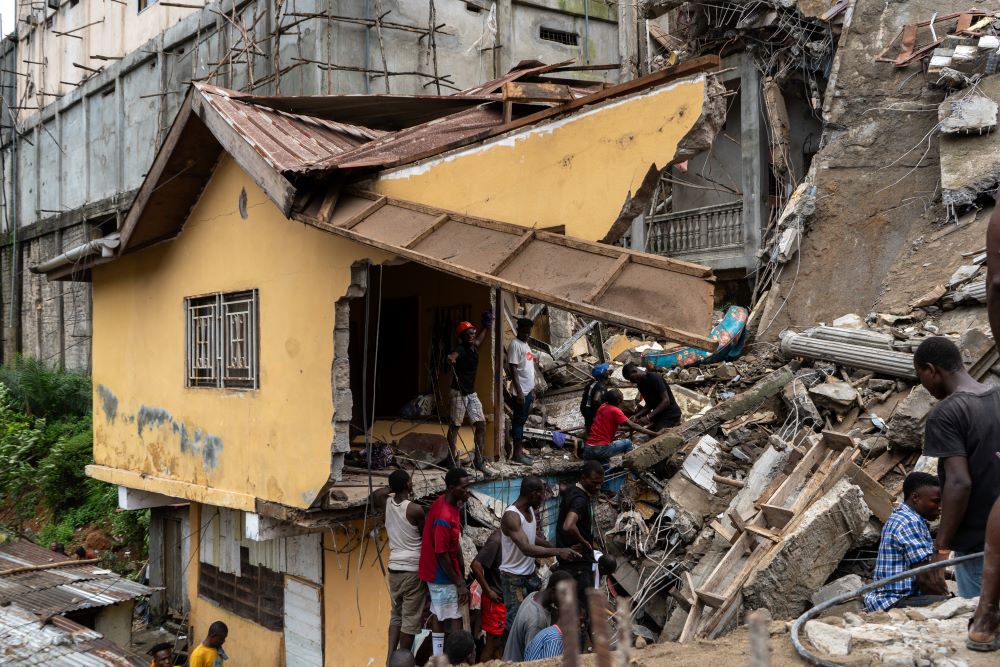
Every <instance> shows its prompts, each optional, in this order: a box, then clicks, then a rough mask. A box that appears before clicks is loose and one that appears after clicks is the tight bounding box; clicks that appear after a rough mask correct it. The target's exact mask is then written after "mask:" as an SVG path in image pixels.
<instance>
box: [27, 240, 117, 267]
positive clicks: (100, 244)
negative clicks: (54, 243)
mask: <svg viewBox="0 0 1000 667" xmlns="http://www.w3.org/2000/svg"><path fill="white" fill-rule="evenodd" d="M121 242H122V240H121V235H120V234H119V233H118V232H115V233H113V234H109V235H108V236H105V237H103V238H99V239H94V240H93V241H87V242H86V243H84V244H82V245H78V246H76V247H75V248H71V249H69V250H67V251H66V252H64V253H62V254H61V255H56V256H55V257H53V258H52V259H50V260H47V261H45V262H42V263H41V264H36V265H35V266H32V267H31V272H32V273H49V272H50V271H54V270H55V269H58V268H61V267H64V266H69V265H70V264H74V263H76V262H78V261H80V260H81V259H84V258H87V257H90V256H91V255H96V254H98V253H100V255H101V257H105V258H107V257H113V256H114V254H115V249H116V248H117V247H118V246H119V245H121Z"/></svg>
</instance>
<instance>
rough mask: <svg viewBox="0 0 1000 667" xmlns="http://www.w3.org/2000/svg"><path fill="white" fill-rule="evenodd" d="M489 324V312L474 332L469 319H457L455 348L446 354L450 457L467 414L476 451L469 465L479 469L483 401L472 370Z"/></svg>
mask: <svg viewBox="0 0 1000 667" xmlns="http://www.w3.org/2000/svg"><path fill="white" fill-rule="evenodd" d="M492 326H493V314H492V313H484V314H483V330H482V331H480V332H477V331H476V327H475V326H474V325H473V324H472V323H471V322H459V323H458V326H457V327H455V333H456V334H457V335H458V347H457V348H456V349H455V351H454V352H452V353H451V354H449V355H448V363H449V364H450V365H451V423H450V424H449V425H448V446H449V447H451V456H452V458H453V459H454V460H455V461H456V462H457V461H458V456H457V450H456V447H455V442H456V440H457V439H458V429H459V427H460V426H462V424H463V423H464V422H465V418H466V417H468V418H469V421H470V422H472V428H473V433H474V435H475V447H476V451H475V454H474V458H473V464H474V465H475V466H476V468H477V469H479V470H482V468H483V454H482V452H483V446H484V443H485V441H486V415H485V414H484V413H483V404H482V402H480V400H479V396H478V395H477V394H476V370H477V369H478V368H479V346H480V345H482V344H483V341H484V340H486V334H487V332H489V330H490V328H491V327H492Z"/></svg>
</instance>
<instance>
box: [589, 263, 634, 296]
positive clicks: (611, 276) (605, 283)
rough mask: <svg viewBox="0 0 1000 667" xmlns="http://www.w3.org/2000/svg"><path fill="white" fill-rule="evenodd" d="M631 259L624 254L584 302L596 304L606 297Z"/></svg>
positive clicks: (597, 283) (596, 284)
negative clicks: (609, 288)
mask: <svg viewBox="0 0 1000 667" xmlns="http://www.w3.org/2000/svg"><path fill="white" fill-rule="evenodd" d="M629 259H630V258H629V256H628V255H624V254H623V255H622V256H621V257H619V258H618V261H616V262H615V263H614V264H612V265H611V269H609V270H608V272H607V273H606V274H605V275H604V277H602V278H601V279H600V280H598V281H597V282H596V283H595V284H594V288H593V289H592V290H590V292H588V293H587V296H585V297H583V300H584V302H586V303H594V302H595V301H597V300H598V299H600V298H601V297H602V296H604V293H605V292H607V291H608V287H610V286H611V283H613V282H614V281H615V278H617V277H618V276H620V275H621V273H622V271H624V270H625V267H626V266H627V265H628V263H629Z"/></svg>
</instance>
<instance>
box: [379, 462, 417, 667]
mask: <svg viewBox="0 0 1000 667" xmlns="http://www.w3.org/2000/svg"><path fill="white" fill-rule="evenodd" d="M412 494H413V484H412V482H411V481H410V476H409V475H408V474H407V473H406V472H405V471H403V470H396V471H394V472H393V473H392V474H391V475H389V486H388V488H385V487H383V488H381V489H378V490H377V491H375V493H373V494H372V501H373V502H374V504H375V507H376V509H378V510H382V511H384V512H385V531H386V533H387V534H388V536H389V598H390V600H391V602H392V615H391V616H390V619H389V656H391V655H392V653H393V651H395V650H396V648H397V646H398V648H401V649H405V650H407V651H408V650H410V649H411V648H412V646H413V638H414V637H415V636H416V635H417V634H418V633H419V632H420V620H421V618H422V617H423V613H424V603H425V601H426V600H427V584H425V583H424V582H423V581H422V580H421V579H420V576H419V575H418V574H417V570H418V568H419V565H420V539H421V535H423V530H424V508H423V507H421V506H420V505H418V504H416V503H415V502H412V501H411V500H410V497H411V495H412Z"/></svg>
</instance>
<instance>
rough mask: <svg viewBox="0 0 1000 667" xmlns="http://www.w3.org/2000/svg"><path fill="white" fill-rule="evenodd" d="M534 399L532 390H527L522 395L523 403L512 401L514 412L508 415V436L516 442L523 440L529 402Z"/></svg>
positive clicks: (529, 412)
mask: <svg viewBox="0 0 1000 667" xmlns="http://www.w3.org/2000/svg"><path fill="white" fill-rule="evenodd" d="M534 400H535V396H534V392H530V391H529V392H528V393H527V394H525V395H524V404H523V405H518V404H517V401H515V402H514V414H512V415H511V416H510V436H511V437H512V438H514V440H516V441H518V442H520V441H521V440H524V425H525V423H527V421H528V415H530V414H531V404H532V403H533V402H534Z"/></svg>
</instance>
